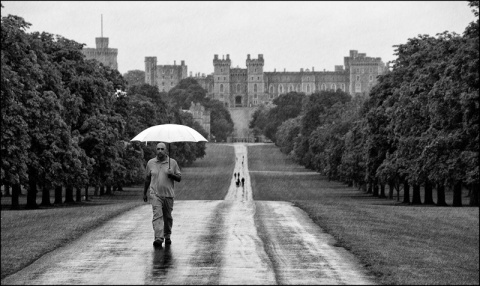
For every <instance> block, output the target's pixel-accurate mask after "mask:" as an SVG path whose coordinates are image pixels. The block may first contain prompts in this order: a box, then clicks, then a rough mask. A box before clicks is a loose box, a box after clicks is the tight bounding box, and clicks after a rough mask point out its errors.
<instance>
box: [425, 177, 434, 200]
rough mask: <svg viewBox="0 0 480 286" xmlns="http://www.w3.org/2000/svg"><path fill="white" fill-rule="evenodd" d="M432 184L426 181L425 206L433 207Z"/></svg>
mask: <svg viewBox="0 0 480 286" xmlns="http://www.w3.org/2000/svg"><path fill="white" fill-rule="evenodd" d="M432 189H433V188H432V184H431V183H430V181H428V180H427V181H425V201H424V202H423V204H425V205H433V204H434V202H433V191H432Z"/></svg>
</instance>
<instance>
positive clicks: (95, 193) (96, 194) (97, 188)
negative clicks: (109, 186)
mask: <svg viewBox="0 0 480 286" xmlns="http://www.w3.org/2000/svg"><path fill="white" fill-rule="evenodd" d="M98 190H99V187H98V186H95V191H93V195H94V196H98Z"/></svg>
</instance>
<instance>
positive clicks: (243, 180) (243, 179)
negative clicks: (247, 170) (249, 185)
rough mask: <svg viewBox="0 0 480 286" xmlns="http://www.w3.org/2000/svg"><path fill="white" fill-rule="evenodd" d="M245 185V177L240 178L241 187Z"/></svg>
mask: <svg viewBox="0 0 480 286" xmlns="http://www.w3.org/2000/svg"><path fill="white" fill-rule="evenodd" d="M243 186H245V178H242V187H243Z"/></svg>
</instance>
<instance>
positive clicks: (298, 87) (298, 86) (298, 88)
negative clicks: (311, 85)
mask: <svg viewBox="0 0 480 286" xmlns="http://www.w3.org/2000/svg"><path fill="white" fill-rule="evenodd" d="M297 92H300V85H299V84H297Z"/></svg>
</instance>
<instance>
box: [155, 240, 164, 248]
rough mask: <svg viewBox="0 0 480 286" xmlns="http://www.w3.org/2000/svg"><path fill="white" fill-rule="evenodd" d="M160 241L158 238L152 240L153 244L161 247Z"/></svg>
mask: <svg viewBox="0 0 480 286" xmlns="http://www.w3.org/2000/svg"><path fill="white" fill-rule="evenodd" d="M162 242H163V241H161V240H160V239H156V240H155V241H154V242H153V246H155V247H160V248H162Z"/></svg>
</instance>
